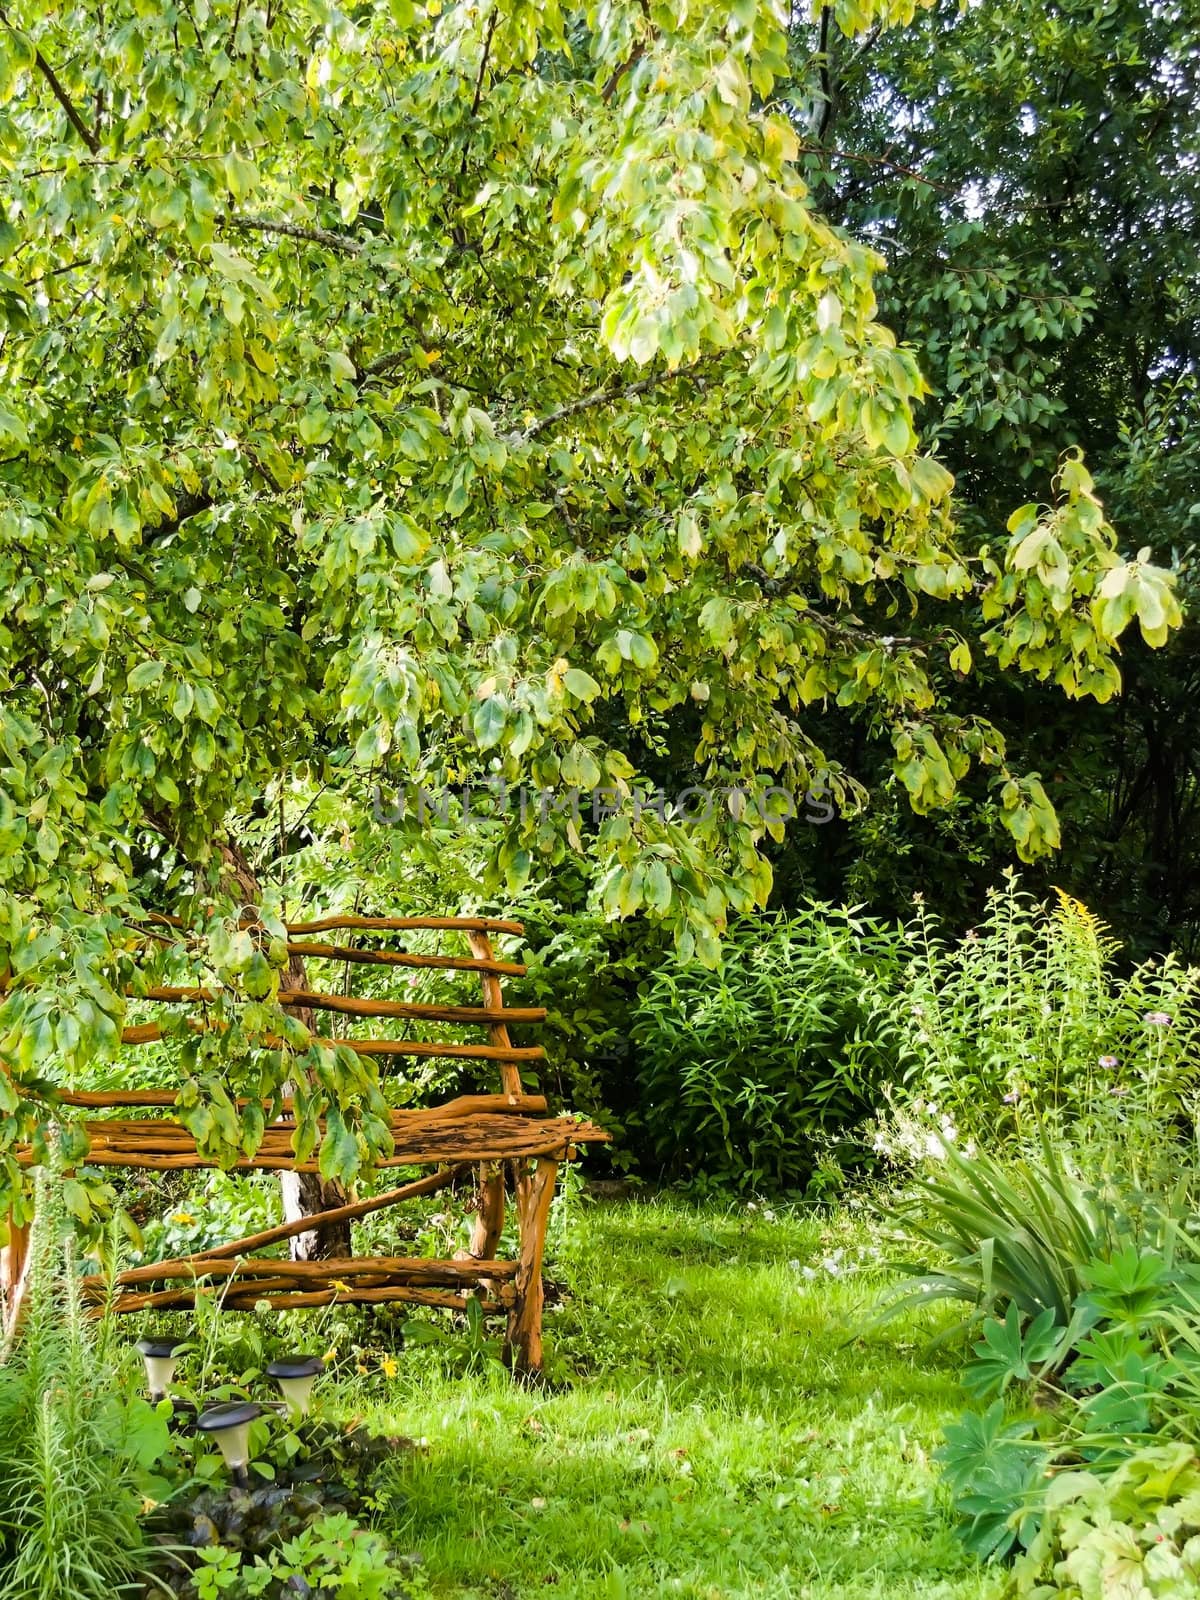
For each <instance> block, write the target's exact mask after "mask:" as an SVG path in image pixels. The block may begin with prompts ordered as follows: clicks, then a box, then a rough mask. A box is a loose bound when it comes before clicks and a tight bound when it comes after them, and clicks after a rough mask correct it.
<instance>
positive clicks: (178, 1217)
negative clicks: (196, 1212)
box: [171, 1211, 196, 1228]
mask: <svg viewBox="0 0 1200 1600" xmlns="http://www.w3.org/2000/svg"><path fill="white" fill-rule="evenodd" d="M195 1220H196V1219H195V1217H194V1216H193V1215H192V1214H191V1212H190V1211H177V1212H176V1213H175V1215H174V1216H173V1217H172V1218H171V1221H172V1222H178V1223H180V1224H181V1225H182V1226H183V1227H185V1228H186V1227H187V1225H188V1224H189V1223H191V1222H195Z"/></svg>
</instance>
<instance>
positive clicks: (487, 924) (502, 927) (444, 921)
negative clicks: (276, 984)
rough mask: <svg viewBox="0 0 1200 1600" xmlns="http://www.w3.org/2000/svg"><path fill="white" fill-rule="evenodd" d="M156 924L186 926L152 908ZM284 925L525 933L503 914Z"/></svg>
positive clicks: (296, 929) (254, 923)
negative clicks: (496, 915)
mask: <svg viewBox="0 0 1200 1600" xmlns="http://www.w3.org/2000/svg"><path fill="white" fill-rule="evenodd" d="M146 920H147V921H148V922H151V923H155V924H157V925H158V926H160V927H167V928H181V929H186V928H187V924H186V923H185V922H184V920H183V918H182V917H169V916H166V915H164V914H163V913H162V912H159V911H152V912H151V913H150V914H149V915H148V917H147V919H146ZM240 926H241V927H243V928H259V927H261V926H262V923H261V922H260V921H259V919H258V918H257V917H242V918H241V921H240ZM284 926H285V927H286V928H287V931H288V933H289V934H294V933H300V934H310V933H332V932H334V931H335V930H338V931H345V930H348V929H353V930H356V931H360V932H361V931H364V930H366V931H369V930H375V931H378V932H381V933H404V932H407V931H408V930H410V929H414V928H421V929H425V930H426V931H434V932H436V931H438V930H447V929H448V930H451V931H454V930H458V931H459V932H462V933H515V934H521V933H524V932H525V924H524V923H523V922H510V921H506V920H505V918H503V917H350V916H345V917H321V918H319V919H318V920H317V921H316V922H288V923H285V924H284Z"/></svg>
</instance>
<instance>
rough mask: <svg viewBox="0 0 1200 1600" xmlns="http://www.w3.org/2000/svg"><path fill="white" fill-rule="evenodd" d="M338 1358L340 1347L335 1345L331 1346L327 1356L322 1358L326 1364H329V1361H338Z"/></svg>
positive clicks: (326, 1353)
mask: <svg viewBox="0 0 1200 1600" xmlns="http://www.w3.org/2000/svg"><path fill="white" fill-rule="evenodd" d="M337 1357H338V1347H337V1345H335V1344H331V1345H330V1346H329V1349H328V1350H326V1352H325V1354H324V1355H323V1356H322V1357H321V1360H322V1361H326V1362H328V1361H336V1360H337Z"/></svg>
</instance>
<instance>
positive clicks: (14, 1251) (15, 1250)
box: [0, 1212, 31, 1348]
mask: <svg viewBox="0 0 1200 1600" xmlns="http://www.w3.org/2000/svg"><path fill="white" fill-rule="evenodd" d="M30 1227H31V1224H30V1223H29V1222H15V1221H14V1220H13V1216H12V1213H11V1212H10V1213H9V1218H8V1243H7V1244H6V1245H5V1246H4V1248H3V1250H2V1251H0V1288H2V1289H3V1297H4V1308H3V1321H4V1334H5V1340H4V1343H5V1346H6V1348H7V1346H8V1345H10V1344H11V1342H12V1340H13V1339H14V1338H15V1336H16V1332H17V1327H18V1325H19V1323H20V1320H21V1313H22V1311H23V1309H24V1302H25V1288H26V1284H27V1282H28V1272H29V1231H30Z"/></svg>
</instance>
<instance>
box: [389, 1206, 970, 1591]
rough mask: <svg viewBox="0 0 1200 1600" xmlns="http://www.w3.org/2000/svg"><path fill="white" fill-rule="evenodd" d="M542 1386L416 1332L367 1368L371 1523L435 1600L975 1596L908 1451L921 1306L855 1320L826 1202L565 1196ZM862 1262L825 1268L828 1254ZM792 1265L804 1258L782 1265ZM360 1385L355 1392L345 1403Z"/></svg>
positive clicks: (850, 1232)
mask: <svg viewBox="0 0 1200 1600" xmlns="http://www.w3.org/2000/svg"><path fill="white" fill-rule="evenodd" d="M561 1223H562V1219H560V1237H559V1239H558V1242H557V1249H556V1253H555V1259H554V1261H553V1263H552V1265H551V1268H550V1274H551V1277H552V1279H555V1280H557V1281H558V1282H559V1283H560V1284H561V1285H562V1300H561V1302H560V1303H559V1304H558V1305H557V1306H556V1307H555V1308H554V1309H552V1310H550V1311H549V1313H548V1315H547V1319H546V1320H547V1342H548V1350H549V1354H550V1372H551V1376H552V1378H553V1379H554V1380H555V1381H556V1382H558V1383H560V1384H562V1385H563V1387H561V1388H558V1389H551V1390H547V1391H543V1392H536V1391H530V1390H526V1389H521V1388H519V1387H516V1386H514V1385H513V1384H511V1383H510V1382H509V1380H508V1379H507V1377H506V1376H504V1375H503V1374H499V1373H493V1372H485V1373H483V1374H475V1375H471V1376H467V1377H454V1376H451V1375H449V1374H448V1373H447V1372H446V1371H444V1370H439V1362H440V1361H441V1359H442V1358H441V1357H439V1356H438V1355H436V1354H434V1355H431V1354H430V1352H429V1350H428V1347H418V1348H413V1349H410V1350H409V1351H407V1352H406V1353H405V1354H404V1355H403V1356H402V1357H401V1360H400V1371H399V1374H398V1375H397V1377H396V1378H394V1379H393V1380H392V1381H391V1382H388V1381H387V1380H386V1379H384V1378H383V1377H382V1376H379V1377H377V1378H372V1379H370V1380H364V1384H363V1389H364V1391H366V1393H363V1394H361V1395H360V1396H358V1397H357V1398H360V1399H362V1401H363V1402H364V1410H363V1413H362V1414H364V1415H365V1420H367V1421H368V1422H369V1423H370V1424H371V1425H372V1426H375V1427H380V1428H385V1429H386V1430H388V1431H390V1432H401V1433H404V1434H407V1435H411V1436H414V1437H424V1438H425V1439H426V1440H427V1441H428V1442H427V1447H426V1448H424V1449H423V1450H422V1451H420V1452H419V1453H417V1454H410V1455H404V1456H401V1457H398V1458H397V1465H396V1468H395V1474H394V1477H395V1483H394V1487H395V1489H396V1490H397V1491H398V1499H397V1502H396V1504H398V1505H399V1506H400V1507H401V1509H400V1510H399V1511H396V1510H395V1509H394V1507H393V1509H392V1510H391V1511H390V1512H389V1515H388V1517H387V1526H386V1527H385V1531H386V1532H387V1533H388V1535H389V1537H390V1538H391V1539H392V1541H393V1543H394V1544H395V1545H396V1546H397V1548H398V1549H399V1550H401V1551H404V1552H408V1551H413V1552H419V1553H420V1555H421V1557H422V1558H423V1562H424V1567H423V1571H424V1573H425V1575H426V1578H427V1580H428V1583H429V1588H430V1591H431V1592H432V1593H433V1594H434V1595H437V1596H446V1597H457V1600H467V1597H471V1600H484V1597H487V1600H527V1597H531V1596H534V1595H550V1594H552V1595H554V1596H555V1597H556V1600H626V1597H631V1600H651V1597H655V1596H687V1597H691V1600H742V1597H750V1596H753V1597H755V1600H785V1597H786V1600H800V1597H806V1600H808V1597H811V1600H835V1597H837V1600H841V1597H845V1600H851V1597H852V1600H876V1597H878V1600H884V1597H886V1600H907V1597H921V1600H983V1597H987V1596H992V1595H995V1594H997V1593H998V1591H999V1588H1000V1584H999V1582H998V1580H997V1577H996V1575H995V1574H986V1573H984V1572H981V1571H980V1569H978V1568H977V1567H976V1566H975V1565H974V1564H973V1563H972V1562H971V1561H970V1560H969V1559H968V1558H967V1557H966V1556H965V1555H964V1553H963V1552H962V1550H961V1549H960V1547H959V1545H958V1543H957V1541H956V1539H955V1536H954V1532H953V1529H952V1527H951V1526H950V1523H949V1520H948V1518H947V1516H946V1514H945V1512H944V1510H943V1508H942V1504H941V1501H940V1498H939V1495H938V1492H937V1488H936V1469H935V1468H934V1466H933V1464H932V1462H931V1459H930V1458H931V1455H932V1452H933V1450H934V1449H935V1448H936V1445H937V1442H938V1437H939V1433H940V1429H941V1426H942V1425H943V1423H944V1422H945V1421H946V1420H947V1419H948V1418H949V1417H951V1416H952V1415H953V1414H954V1413H955V1412H956V1411H957V1410H958V1409H959V1408H960V1407H961V1404H962V1394H961V1391H960V1389H959V1387H958V1383H957V1377H956V1370H957V1363H956V1361H955V1358H954V1355H953V1353H948V1354H932V1353H930V1351H929V1349H928V1340H929V1337H930V1334H931V1332H932V1331H933V1329H934V1327H935V1324H934V1323H932V1322H931V1321H930V1320H929V1318H928V1316H927V1315H925V1319H924V1320H923V1321H921V1322H918V1321H917V1320H916V1319H915V1318H914V1319H910V1320H909V1321H907V1322H896V1323H893V1324H891V1325H890V1326H887V1327H885V1328H883V1329H882V1330H878V1331H874V1332H871V1333H867V1334H863V1333H862V1332H861V1329H862V1327H863V1325H864V1322H865V1314H866V1312H867V1310H868V1308H869V1307H870V1305H871V1303H872V1300H873V1298H874V1295H875V1294H876V1292H877V1290H878V1287H879V1285H880V1282H881V1279H880V1277H879V1274H878V1271H877V1270H876V1269H875V1267H874V1264H873V1260H872V1257H871V1253H870V1241H869V1238H868V1236H867V1234H866V1233H865V1231H863V1230H862V1229H861V1228H856V1226H855V1225H854V1223H853V1221H852V1220H851V1219H850V1218H848V1217H842V1218H839V1219H834V1220H833V1221H830V1220H829V1219H820V1218H814V1217H812V1216H807V1215H804V1214H800V1215H792V1214H783V1213H780V1214H779V1215H778V1216H777V1217H775V1216H773V1214H772V1213H771V1212H770V1211H766V1212H764V1211H763V1210H762V1209H761V1208H758V1209H754V1210H751V1209H748V1208H746V1207H744V1206H736V1207H730V1208H726V1209H719V1210H714V1209H713V1208H711V1207H709V1208H700V1207H690V1206H687V1205H685V1204H683V1203H680V1202H679V1201H676V1200H671V1199H658V1200H653V1201H650V1202H647V1203H640V1204H638V1203H619V1204H611V1203H608V1204H600V1203H589V1202H581V1201H578V1200H576V1201H573V1202H572V1203H571V1207H570V1211H569V1214H568V1215H567V1217H566V1219H565V1227H563V1226H561ZM838 1248H841V1249H843V1250H845V1251H846V1256H845V1257H844V1258H843V1261H844V1262H845V1261H847V1260H849V1261H851V1262H854V1261H856V1260H858V1259H860V1258H863V1257H865V1259H866V1265H865V1266H859V1267H858V1268H857V1269H856V1270H851V1271H849V1272H846V1271H844V1270H843V1271H841V1272H839V1273H838V1274H836V1275H835V1274H833V1273H831V1272H829V1271H827V1270H826V1269H825V1268H824V1267H822V1266H821V1262H822V1260H823V1258H825V1257H826V1256H828V1255H830V1254H831V1252H832V1251H833V1250H835V1249H838ZM806 1266H807V1267H809V1268H810V1269H815V1275H814V1276H813V1277H811V1278H806V1277H805V1275H804V1271H803V1269H804V1267H806ZM368 1394H369V1395H370V1396H371V1398H369V1399H368V1397H367V1396H368Z"/></svg>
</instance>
